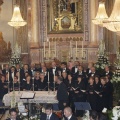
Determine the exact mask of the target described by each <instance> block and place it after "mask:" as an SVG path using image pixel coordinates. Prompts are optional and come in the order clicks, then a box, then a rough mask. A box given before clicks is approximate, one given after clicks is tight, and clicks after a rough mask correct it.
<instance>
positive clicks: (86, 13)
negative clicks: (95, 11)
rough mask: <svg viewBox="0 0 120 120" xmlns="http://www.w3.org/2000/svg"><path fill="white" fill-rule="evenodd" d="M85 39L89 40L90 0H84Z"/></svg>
mask: <svg viewBox="0 0 120 120" xmlns="http://www.w3.org/2000/svg"><path fill="white" fill-rule="evenodd" d="M84 40H85V41H89V0H84Z"/></svg>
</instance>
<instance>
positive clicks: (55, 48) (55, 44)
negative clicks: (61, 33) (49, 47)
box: [55, 41, 56, 58]
mask: <svg viewBox="0 0 120 120" xmlns="http://www.w3.org/2000/svg"><path fill="white" fill-rule="evenodd" d="M55 58H56V41H55Z"/></svg>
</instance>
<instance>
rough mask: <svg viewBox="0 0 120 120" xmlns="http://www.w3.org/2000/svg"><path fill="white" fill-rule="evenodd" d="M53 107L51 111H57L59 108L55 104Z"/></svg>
mask: <svg viewBox="0 0 120 120" xmlns="http://www.w3.org/2000/svg"><path fill="white" fill-rule="evenodd" d="M52 105H53V110H55V111H59V107H58V104H57V103H54V104H52Z"/></svg>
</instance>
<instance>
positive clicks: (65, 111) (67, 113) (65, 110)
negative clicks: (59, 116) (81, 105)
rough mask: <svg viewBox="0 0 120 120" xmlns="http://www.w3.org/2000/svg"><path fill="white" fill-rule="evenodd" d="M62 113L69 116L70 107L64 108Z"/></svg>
mask: <svg viewBox="0 0 120 120" xmlns="http://www.w3.org/2000/svg"><path fill="white" fill-rule="evenodd" d="M64 115H65V117H67V118H68V117H69V116H71V115H72V109H71V108H70V107H66V108H65V109H64Z"/></svg>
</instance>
